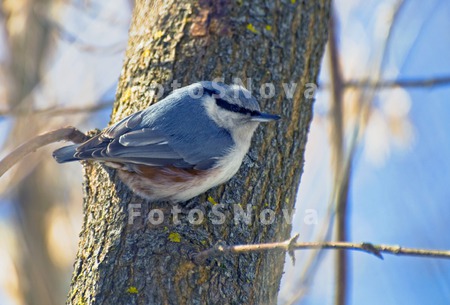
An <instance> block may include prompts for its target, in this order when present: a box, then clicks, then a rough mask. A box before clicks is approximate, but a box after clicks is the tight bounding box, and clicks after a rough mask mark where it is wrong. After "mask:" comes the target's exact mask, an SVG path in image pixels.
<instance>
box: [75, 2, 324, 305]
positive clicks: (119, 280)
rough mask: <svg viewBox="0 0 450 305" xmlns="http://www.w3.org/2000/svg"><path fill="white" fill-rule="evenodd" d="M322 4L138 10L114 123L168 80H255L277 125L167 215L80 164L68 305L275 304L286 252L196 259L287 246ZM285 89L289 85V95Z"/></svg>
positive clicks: (156, 5)
mask: <svg viewBox="0 0 450 305" xmlns="http://www.w3.org/2000/svg"><path fill="white" fill-rule="evenodd" d="M329 2H330V1H328V0H323V1H294V0H292V1H284V2H283V3H281V2H273V1H268V0H267V1H240V0H238V1H194V0H183V1H173V0H169V1H164V2H162V1H150V0H147V1H146V0H138V1H136V8H135V10H134V16H133V21H132V25H131V29H130V40H129V45H128V50H127V54H126V59H125V62H124V68H123V71H122V76H121V79H120V84H119V89H118V92H117V101H116V103H115V106H114V110H113V113H112V119H111V121H112V122H117V121H118V120H120V119H121V118H123V117H124V116H126V115H129V114H131V113H133V112H135V111H137V110H140V109H143V108H145V107H147V106H148V105H149V104H151V103H153V102H155V101H156V100H157V97H156V96H155V94H154V93H155V92H154V91H152V90H151V88H152V87H153V85H154V84H161V85H162V86H163V87H164V89H165V92H166V94H167V93H168V92H169V91H171V90H172V88H171V87H170V84H171V83H172V81H174V80H176V81H178V82H179V83H181V84H182V85H183V86H184V85H187V84H190V83H193V82H195V81H199V80H212V79H214V78H216V77H223V78H224V80H225V82H226V83H231V80H232V78H233V77H239V78H241V79H243V80H244V84H245V81H246V79H247V78H251V80H252V84H253V87H252V88H248V89H252V92H253V94H254V95H255V97H256V98H257V99H258V100H260V101H261V107H262V109H263V110H264V111H268V112H273V113H278V114H281V115H282V120H280V121H279V122H277V123H271V124H268V125H264V126H262V127H259V129H258V130H257V132H256V134H255V136H254V139H253V143H252V149H251V150H250V152H249V154H248V157H246V158H245V159H244V163H243V165H242V167H241V169H240V171H239V172H238V174H237V175H236V176H235V177H234V178H233V179H231V181H230V182H228V183H227V184H226V185H224V186H219V187H217V188H215V189H213V190H210V191H208V192H207V193H206V194H203V195H201V196H199V197H197V198H194V199H192V200H190V201H189V202H188V203H183V204H180V205H179V206H177V207H175V208H174V207H173V205H172V204H170V203H148V202H146V201H144V200H142V199H141V198H139V197H138V196H136V195H134V194H133V193H132V192H130V191H129V190H128V188H127V187H126V186H125V185H123V184H122V183H121V182H120V180H118V178H117V175H116V173H115V171H114V170H112V169H108V168H106V167H102V166H101V165H99V164H95V163H86V164H84V166H85V183H84V190H85V202H84V210H85V216H84V225H83V229H82V232H81V235H80V239H81V240H80V245H79V251H78V255H77V260H76V262H75V270H74V274H73V279H72V286H71V291H70V293H69V297H68V304H275V303H276V299H277V292H278V289H279V284H280V278H281V275H282V271H283V263H284V258H285V254H284V253H283V252H278V253H265V254H245V255H239V256H237V255H236V256H235V255H224V256H220V257H212V258H211V259H209V260H208V261H206V262H204V263H201V264H199V263H195V262H194V261H193V259H192V257H193V254H195V253H198V252H200V251H202V250H205V249H208V248H210V247H213V246H214V245H216V244H218V243H226V244H229V245H233V244H247V243H262V242H272V241H280V240H284V239H286V238H288V237H289V235H290V231H291V226H290V224H289V223H290V220H291V216H292V211H293V204H294V200H295V197H296V192H297V186H298V184H299V181H300V175H301V172H302V167H303V155H304V148H305V143H306V137H307V133H308V128H309V124H310V121H311V116H312V102H313V99H312V98H311V96H308V94H311V92H308V91H306V92H305V90H306V89H308V88H309V89H311V88H310V87H308V85H307V84H309V83H314V82H315V81H316V78H317V74H318V70H319V64H320V61H321V58H322V54H323V49H324V44H325V42H326V39H327V23H328V18H329V11H330V3H329ZM264 83H273V84H274V86H275V93H276V94H275V96H274V97H273V98H271V99H267V100H264V99H262V98H261V92H260V91H259V88H260V86H261V85H262V84H264ZM283 83H287V84H291V83H294V84H296V88H295V91H294V92H293V97H292V98H289V96H288V94H287V93H286V92H285V90H284V89H283V86H282V84H283ZM247 87H248V86H247ZM288 87H290V86H288ZM269 89H270V88H268V87H267V88H266V92H269ZM166 94H165V95H166ZM262 94H264V93H262ZM308 97H309V98H308ZM205 145H208V143H205ZM222 204H223V205H222ZM178 208H179V209H180V210H182V211H181V212H180V213H176V209H178ZM156 209H158V210H156ZM270 210H271V211H273V213H271V212H270ZM282 210H284V213H283V211H282ZM159 211H161V212H162V213H163V214H162V216H163V217H164V220H163V222H162V223H161V224H157V222H159V221H160V220H162V218H158V215H159V217H161V215H160V214H158V213H159ZM262 211H263V213H262V214H263V215H266V218H264V219H260V215H261V212H262ZM149 212H150V214H149ZM218 212H220V213H222V214H219V213H218ZM244 212H245V213H247V212H250V213H252V218H251V221H250V222H249V223H247V222H246V221H247V220H248V219H246V218H245V217H244V216H245V215H243V213H244ZM138 214H140V216H138ZM148 215H150V217H149V218H147V216H148ZM174 215H175V216H174ZM201 216H204V217H203V219H201V218H202V217H201ZM239 216H241V217H240V218H239ZM271 216H273V217H274V219H273V220H274V221H273V222H271V221H270V220H271ZM285 216H286V217H287V218H285ZM199 217H200V219H199ZM236 217H237V218H236ZM201 220H202V221H201ZM221 222H222V224H217V223H221ZM266 223H267V224H266Z"/></svg>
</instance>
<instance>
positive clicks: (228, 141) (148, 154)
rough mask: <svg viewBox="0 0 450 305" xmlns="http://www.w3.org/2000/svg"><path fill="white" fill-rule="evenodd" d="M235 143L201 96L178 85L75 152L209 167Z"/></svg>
mask: <svg viewBox="0 0 450 305" xmlns="http://www.w3.org/2000/svg"><path fill="white" fill-rule="evenodd" d="M233 146H234V141H233V139H232V137H231V135H230V134H229V132H228V131H227V130H225V129H223V128H220V127H218V126H217V125H216V124H215V123H214V122H213V121H212V120H211V119H210V118H209V117H208V116H207V114H206V111H205V109H204V106H203V105H202V101H201V98H200V99H192V98H191V97H189V96H188V95H187V94H184V93H177V91H175V93H174V94H172V95H169V96H168V97H167V98H165V99H164V100H162V101H160V102H159V103H157V104H155V105H153V106H151V107H149V108H147V109H146V110H144V111H140V112H137V113H134V114H133V115H131V116H129V117H127V118H125V119H123V120H122V121H120V122H119V123H117V124H115V125H113V126H111V127H109V128H107V129H105V130H104V131H103V132H102V133H101V134H100V135H98V136H96V137H94V138H92V139H91V140H89V141H87V142H86V143H83V144H81V145H80V146H78V147H77V148H76V153H75V157H76V158H78V159H97V160H104V161H111V162H118V163H124V164H127V163H131V164H142V165H149V166H175V167H179V168H194V169H200V170H204V169H209V168H212V167H214V166H215V165H216V164H217V160H218V159H219V158H220V157H222V156H224V155H225V154H227V153H228V152H229V151H230V150H231V149H232V148H233Z"/></svg>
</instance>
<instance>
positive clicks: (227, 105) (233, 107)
mask: <svg viewBox="0 0 450 305" xmlns="http://www.w3.org/2000/svg"><path fill="white" fill-rule="evenodd" d="M204 91H205V92H206V93H208V94H209V95H211V96H213V95H219V94H220V93H219V92H217V91H216V90H211V89H206V88H204ZM215 100H216V105H217V106H219V107H220V108H223V109H226V110H228V111H232V112H236V113H242V114H250V115H252V116H253V115H260V114H261V113H260V112H259V111H255V110H250V109H247V108H244V107H241V106H238V105H235V104H231V103H229V102H227V101H226V100H223V99H221V98H215Z"/></svg>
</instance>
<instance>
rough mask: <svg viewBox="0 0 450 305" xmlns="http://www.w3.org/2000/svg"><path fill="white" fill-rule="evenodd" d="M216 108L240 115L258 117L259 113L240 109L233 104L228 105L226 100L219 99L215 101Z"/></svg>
mask: <svg viewBox="0 0 450 305" xmlns="http://www.w3.org/2000/svg"><path fill="white" fill-rule="evenodd" d="M216 104H217V106H219V107H221V108H223V109H226V110H228V111H232V112H237V113H242V114H250V115H259V114H260V113H259V111H254V110H250V109H247V108H244V107H240V106H238V105H235V104H231V103H228V102H227V101H226V100H223V99H221V98H217V99H216Z"/></svg>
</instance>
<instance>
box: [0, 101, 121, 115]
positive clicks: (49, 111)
mask: <svg viewBox="0 0 450 305" xmlns="http://www.w3.org/2000/svg"><path fill="white" fill-rule="evenodd" d="M113 103H114V101H105V102H101V103H99V104H95V105H89V106H81V107H66V108H57V107H50V108H45V109H37V110H32V111H30V110H28V109H27V110H24V111H20V110H19V111H15V110H4V111H1V110H0V117H1V116H25V115H48V116H57V115H73V114H79V113H88V112H95V111H100V110H103V109H106V108H108V107H112V105H113Z"/></svg>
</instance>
